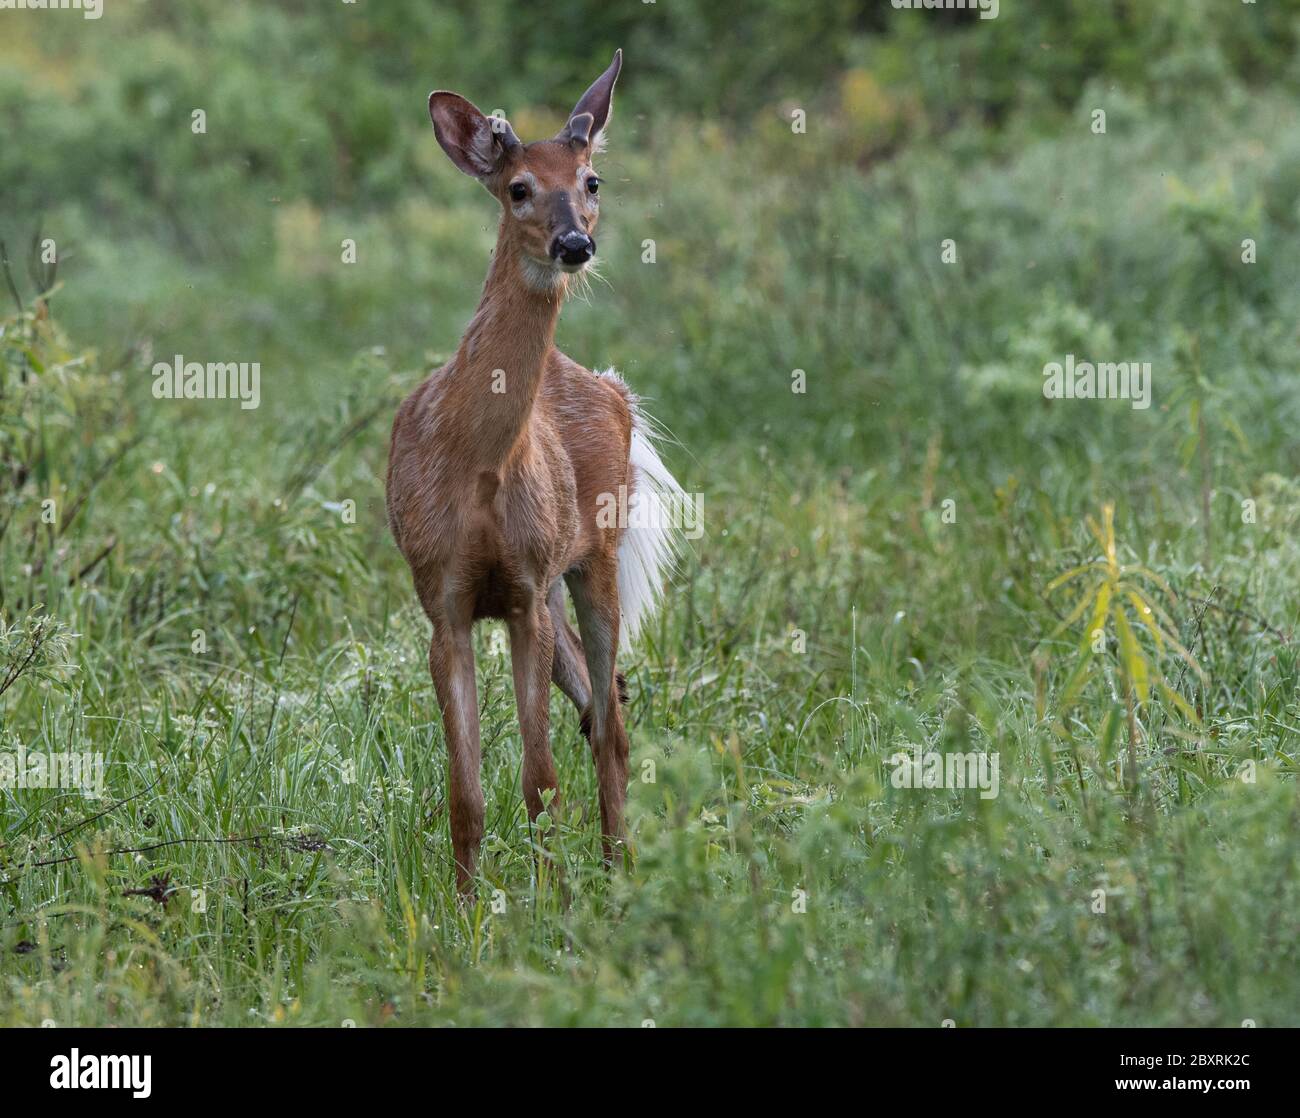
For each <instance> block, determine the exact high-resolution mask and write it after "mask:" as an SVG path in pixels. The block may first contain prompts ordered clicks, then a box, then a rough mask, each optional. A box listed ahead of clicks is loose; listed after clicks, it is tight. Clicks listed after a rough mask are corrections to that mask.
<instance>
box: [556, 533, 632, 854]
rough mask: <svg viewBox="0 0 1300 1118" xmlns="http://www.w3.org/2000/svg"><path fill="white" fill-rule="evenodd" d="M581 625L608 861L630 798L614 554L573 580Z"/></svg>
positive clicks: (620, 838)
mask: <svg viewBox="0 0 1300 1118" xmlns="http://www.w3.org/2000/svg"><path fill="white" fill-rule="evenodd" d="M569 589H570V591H571V592H572V593H573V605H574V609H575V610H576V612H577V614H578V630H579V631H580V632H581V633H582V647H583V651H584V652H585V653H586V655H587V671H588V674H589V675H590V677H591V706H590V708H589V711H588V716H587V718H586V719H584V720H585V721H586V722H587V724H588V725H589V726H590V732H591V751H592V754H593V755H594V756H595V759H596V782H597V784H598V785H599V788H600V824H601V833H602V835H603V836H604V841H603V847H604V851H605V861H606V862H607V863H612V862H613V861H614V856H615V853H616V851H617V850H618V848H619V847H620V846H621V845H622V843H623V839H624V831H623V806H624V804H625V803H626V801H627V763H628V744H627V732H626V731H625V730H624V729H623V708H622V705H621V704H620V702H619V691H618V677H617V673H616V672H615V670H614V656H615V653H616V652H617V651H618V625H619V606H618V564H617V561H616V560H613V559H612V558H611V559H609V560H607V561H605V562H602V563H599V564H596V565H593V567H592V568H591V569H589V570H587V571H584V572H583V573H582V574H579V575H574V576H573V577H572V578H571V579H570V580H569Z"/></svg>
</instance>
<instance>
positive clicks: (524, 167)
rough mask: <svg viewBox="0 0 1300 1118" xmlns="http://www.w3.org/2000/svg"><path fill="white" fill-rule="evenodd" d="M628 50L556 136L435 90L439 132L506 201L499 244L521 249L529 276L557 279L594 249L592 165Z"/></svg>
mask: <svg viewBox="0 0 1300 1118" xmlns="http://www.w3.org/2000/svg"><path fill="white" fill-rule="evenodd" d="M622 65H623V52H622V51H621V50H619V51H616V52H615V53H614V61H613V62H611V63H610V64H609V69H607V70H606V71H605V72H604V73H603V74H601V75H600V77H598V78H597V79H596V80H595V81H594V82H593V83H592V84H591V88H590V89H588V90H587V92H586V93H584V94H583V95H582V97H581V98H579V100H578V103H577V105H575V106H574V109H573V112H572V113H570V114H569V122H568V123H567V124H566V125H565V126H564V127H563V128H562V129H561V130H560V133H559V135H557V136H556V137H555V138H554V139H550V140H538V141H536V142H535V143H531V144H525V143H523V142H521V141H520V139H519V138H518V137H517V136H516V135H515V132H514V129H513V128H511V127H510V124H509V122H508V121H506V120H505V118H504V117H499V116H484V115H483V113H481V112H479V110H478V109H477V108H475V107H474V106H473V105H472V104H471V103H470V102H469V101H467V100H465V98H464V97H461V96H460V95H459V94H457V93H448V92H446V91H445V90H437V91H436V92H434V93H431V94H429V116H430V117H431V118H432V119H433V132H434V135H435V136H437V137H438V143H439V144H441V145H442V150H443V151H445V152H446V153H447V155H448V157H449V158H450V159H451V161H452V162H453V163H455V164H456V166H457V167H459V168H460V169H461V170H462V171H464V172H465V174H467V175H470V176H472V177H473V178H476V179H478V181H479V182H481V183H482V184H483V185H484V186H485V187H487V189H488V191H489V192H490V193H491V194H492V195H493V196H494V197H495V198H496V199H497V201H498V202H500V203H501V209H502V236H501V242H500V244H499V245H498V251H499V252H500V251H513V252H516V253H518V254H519V258H520V260H519V262H520V265H521V267H522V271H523V274H524V276H525V278H526V279H527V281H528V282H529V283H531V284H532V285H533V286H534V287H538V288H549V287H553V286H554V285H555V284H556V283H558V282H559V281H560V280H561V277H563V276H564V275H565V274H566V273H573V272H580V271H582V270H583V269H584V268H586V266H587V265H588V263H589V262H590V261H591V259H592V257H594V256H595V255H596V241H595V237H594V236H593V234H594V233H595V229H596V219H597V218H598V217H599V216H600V196H599V191H600V179H599V178H598V177H597V175H596V172H595V170H594V169H593V168H592V166H591V157H592V155H593V154H594V153H595V152H597V151H600V150H601V148H602V146H603V141H604V131H605V125H606V124H607V123H608V122H609V116H610V106H611V103H612V101H613V97H614V82H615V81H616V80H617V78H618V72H619V70H620V69H621V68H622Z"/></svg>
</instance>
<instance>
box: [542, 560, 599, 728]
mask: <svg viewBox="0 0 1300 1118" xmlns="http://www.w3.org/2000/svg"><path fill="white" fill-rule="evenodd" d="M546 608H547V610H548V611H549V612H550V615H551V628H552V629H553V630H554V632H555V660H554V662H553V663H552V665H551V680H552V682H553V683H554V684H555V686H556V687H558V688H559V689H560V690H561V691H563V692H564V694H565V695H566V696H567V697H568V700H569V702H571V703H572V704H573V705H574V707H575V708H576V709H577V711H578V714H579V715H580V716H581V715H585V714H586V713H587V707H588V706H589V705H590V704H591V679H590V677H589V676H588V675H587V657H586V654H585V653H584V652H583V650H582V640H581V639H580V638H579V636H578V634H577V633H576V632H574V629H573V626H572V625H570V624H569V618H568V615H567V614H566V613H565V611H564V583H563V582H562V581H561V580H560V579H556V580H555V582H554V583H553V584H552V585H551V590H550V593H549V594H548V595H547V597H546ZM583 732H584V733H586V732H587V727H586V724H585V723H584V726H583ZM588 736H590V735H588Z"/></svg>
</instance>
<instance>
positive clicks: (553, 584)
mask: <svg viewBox="0 0 1300 1118" xmlns="http://www.w3.org/2000/svg"><path fill="white" fill-rule="evenodd" d="M622 64H623V52H622V50H619V51H617V52H615V54H614V59H613V61H612V62H611V63H610V65H609V67H608V68H607V69H606V70H605V71H604V73H602V74H601V75H600V77H598V78H597V79H596V80H595V82H593V83H592V85H591V86H590V88H588V89H587V91H586V92H585V93H584V94H583V95H582V97H581V98H579V100H578V102H577V105H576V106H575V107H574V109H573V111H572V112H571V113H570V114H569V118H568V121H567V123H566V124H565V126H564V127H563V128H562V129H561V130H560V132H559V133H558V134H557V135H556V136H555V137H553V138H552V139H548V140H538V141H534V142H532V143H523V142H521V141H520V140H519V138H518V137H517V136H516V135H515V132H514V129H513V128H512V127H511V126H510V124H509V122H508V121H507V120H505V118H504V117H503V116H500V115H495V116H492V117H487V116H485V115H484V114H483V113H482V112H480V111H479V109H477V108H476V107H475V106H474V105H473V104H472V103H471V102H470V101H468V100H466V99H465V98H464V97H462V96H460V95H459V94H456V93H451V92H448V91H446V90H435V91H434V92H433V93H431V94H430V95H429V116H430V118H431V120H432V121H433V131H434V136H435V138H436V139H437V141H438V143H439V145H440V146H441V147H442V150H443V151H444V152H445V153H446V155H447V156H448V158H450V160H451V161H452V163H453V164H454V165H455V166H456V167H457V168H458V169H459V170H461V171H463V172H464V173H465V174H466V175H469V176H470V177H471V178H474V179H477V180H478V182H479V183H480V184H481V185H483V186H484V187H486V189H487V191H488V193H490V194H491V195H492V196H493V197H494V198H495V199H496V200H497V202H498V203H499V205H500V208H501V214H500V223H499V226H498V229H497V239H496V247H495V249H494V251H493V254H492V258H491V262H490V265H489V267H488V273H487V279H486V281H485V282H484V285H483V291H482V295H481V298H480V299H479V303H478V307H477V309H476V310H475V312H474V315H473V317H472V318H471V319H470V322H469V325H468V327H467V328H466V329H465V332H464V334H463V336H462V337H461V339H460V343H459V345H458V347H457V349H456V351H455V354H454V355H453V356H452V357H451V359H450V360H449V361H448V362H447V363H446V364H445V365H443V366H442V367H441V368H439V369H437V370H435V371H434V372H433V373H432V374H431V375H430V376H429V377H428V378H427V379H425V380H424V381H423V382H422V383H421V384H420V385H419V387H417V388H416V389H415V391H413V392H412V393H411V394H410V395H409V396H408V397H407V398H406V399H405V401H404V402H403V403H402V404H401V406H400V407H399V409H398V411H397V416H396V418H395V420H394V422H393V430H392V439H391V443H390V448H389V457H388V476H387V510H388V523H389V528H390V531H391V533H392V535H393V538H394V540H395V541H396V543H397V547H398V549H399V550H400V551H401V553H402V556H403V557H404V558H405V560H406V562H407V565H408V566H409V567H410V570H411V577H412V581H413V582H414V585H415V592H416V595H417V596H418V598H419V601H420V604H421V606H422V607H423V610H424V612H425V614H426V616H427V617H428V620H429V623H430V625H431V627H432V634H431V637H430V641H429V673H430V675H431V676H432V678H433V686H434V691H435V692H436V695H437V700H438V706H439V708H440V711H441V715H442V726H443V734H444V738H445V740H446V746H447V765H448V787H447V802H448V814H449V818H450V829H451V845H452V853H453V856H454V859H455V875H456V885H457V889H458V892H459V893H461V894H469V895H473V893H474V880H475V874H476V872H477V864H478V856H479V848H480V845H481V842H482V838H483V825H484V799H483V790H482V787H481V783H480V766H481V742H480V735H479V710H478V694H477V688H476V682H475V660H474V648H473V643H472V637H471V633H472V629H473V626H474V624H475V623H476V622H477V621H480V620H483V619H496V620H500V621H504V622H505V626H506V629H507V631H508V635H509V652H510V667H511V676H512V679H513V684H514V695H515V705H516V711H517V714H518V719H519V730H520V738H521V740H522V750H523V757H522V764H521V783H522V786H523V799H524V804H525V807H526V809H527V812H528V817H529V819H530V821H531V822H532V823H534V824H535V823H536V821H537V817H538V816H539V815H540V814H541V812H542V811H543V810H544V809H545V810H547V811H548V812H549V813H552V814H553V813H557V812H559V811H560V810H561V807H560V804H561V800H560V797H559V795H558V789H557V787H556V773H555V763H554V758H553V755H552V752H551V743H550V723H549V717H550V715H549V711H550V685H551V684H552V683H554V684H555V685H556V686H557V687H558V688H559V690H560V691H561V692H562V693H563V694H564V695H565V696H566V697H567V698H568V700H569V701H570V702H571V703H572V704H573V706H574V707H575V708H576V709H577V711H578V714H579V718H580V724H581V728H582V733H583V735H584V736H585V737H586V738H587V741H588V743H589V746H590V750H591V754H592V758H593V761H594V765H595V772H596V781H597V788H598V794H599V801H600V824H601V836H602V837H601V847H602V853H603V860H604V862H605V864H606V865H607V866H612V865H613V864H614V862H615V859H616V856H617V855H619V854H620V852H621V851H623V850H625V849H626V835H625V823H624V811H625V803H626V796H627V775H628V750H629V747H628V738H627V731H626V728H625V726H624V720H623V711H622V703H623V702H624V701H625V693H624V689H625V684H624V680H623V677H622V675H621V673H619V672H618V670H617V668H616V665H615V658H616V655H617V653H618V651H619V649H620V647H624V648H626V647H630V645H631V642H632V640H634V639H635V637H636V636H637V634H638V632H640V631H641V630H642V628H643V627H644V625H645V623H646V621H647V620H648V619H649V617H650V616H652V615H653V613H654V612H655V610H656V608H657V607H658V604H659V603H660V601H661V600H662V596H663V586H664V583H665V581H666V579H667V577H668V575H669V574H670V572H671V569H672V567H673V565H674V563H675V562H676V560H677V557H678V555H679V548H680V536H679V535H678V534H677V533H676V532H675V530H674V524H673V522H674V508H675V506H676V504H677V502H678V501H679V500H681V498H682V497H683V495H684V494H683V491H682V489H681V487H680V486H679V485H678V483H677V481H676V480H675V479H674V478H673V476H672V474H671V473H669V471H668V469H667V468H666V467H665V466H664V464H663V461H662V460H661V457H660V453H659V449H658V444H659V442H660V439H659V430H660V429H659V428H658V427H657V426H656V425H655V424H654V422H653V421H652V420H651V418H650V417H649V416H648V415H647V413H646V412H645V410H644V408H643V406H642V403H641V401H640V400H639V398H638V397H637V396H635V395H634V394H633V393H632V391H631V390H630V389H629V388H628V386H627V385H626V384H625V383H624V381H623V380H622V379H621V378H620V377H619V375H618V374H617V373H616V372H615V371H614V370H613V369H609V370H607V371H605V372H601V373H595V372H592V371H591V370H589V369H587V368H585V367H583V366H582V365H579V364H578V363H577V362H576V361H574V360H572V359H571V358H569V357H567V356H566V355H565V354H563V353H561V352H560V351H559V350H558V349H557V348H556V346H555V328H556V323H557V321H558V319H559V315H560V309H561V306H562V305H563V303H564V301H565V297H566V296H567V295H568V294H569V293H570V291H571V289H572V288H573V286H574V285H575V284H576V283H581V282H583V278H584V277H583V273H584V272H586V271H587V270H588V269H589V268H590V267H591V265H592V261H593V258H594V257H595V255H596V241H595V238H594V233H595V229H596V222H597V218H598V217H599V213H600V187H601V179H600V177H599V176H598V175H597V173H596V171H595V169H594V167H593V165H592V158H593V156H594V155H596V154H598V153H599V152H600V151H601V150H603V147H604V142H605V131H606V127H607V125H608V123H609V120H610V114H611V107H612V101H613V93H614V83H615V81H616V80H617V79H618V75H619V71H620V70H621V69H622ZM566 588H567V590H568V594H569V597H570V598H571V599H572V603H573V610H574V615H575V617H576V619H577V631H576V632H575V631H574V628H573V626H572V625H571V624H570V623H569V620H568V614H567V608H566V602H565V589H566Z"/></svg>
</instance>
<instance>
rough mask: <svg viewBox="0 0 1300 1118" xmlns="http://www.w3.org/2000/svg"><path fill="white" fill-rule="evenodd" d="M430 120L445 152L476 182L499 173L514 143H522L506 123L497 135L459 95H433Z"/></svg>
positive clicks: (480, 114)
mask: <svg viewBox="0 0 1300 1118" xmlns="http://www.w3.org/2000/svg"><path fill="white" fill-rule="evenodd" d="M429 118H430V119H431V120H432V121H433V134H434V135H435V136H437V137H438V143H439V144H441V145H442V150H443V151H445V152H446V153H447V155H448V157H449V158H450V159H451V161H452V162H453V163H455V164H456V166H457V167H459V168H460V169H461V170H462V171H464V172H465V174H467V175H471V176H473V177H474V178H476V179H485V178H487V177H488V176H489V175H491V174H493V173H494V172H495V171H496V170H497V168H498V167H499V166H500V164H501V157H502V156H503V155H504V154H505V151H506V150H507V147H508V144H509V141H510V140H514V142H515V143H518V142H519V141H518V140H515V134H514V132H512V131H510V130H509V129H510V126H509V125H507V124H505V122H504V121H502V122H501V123H502V125H504V126H505V128H504V130H503V131H500V132H496V131H494V130H493V128H492V122H491V121H490V120H488V118H487V117H485V116H484V115H483V114H482V113H481V112H479V111H478V109H477V108H475V107H474V106H473V105H472V104H470V102H468V101H466V100H465V98H464V97H462V96H461V95H460V94H459V93H448V92H447V91H446V90H443V89H439V90H435V91H434V92H433V93H430V94H429Z"/></svg>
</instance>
